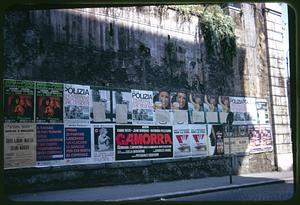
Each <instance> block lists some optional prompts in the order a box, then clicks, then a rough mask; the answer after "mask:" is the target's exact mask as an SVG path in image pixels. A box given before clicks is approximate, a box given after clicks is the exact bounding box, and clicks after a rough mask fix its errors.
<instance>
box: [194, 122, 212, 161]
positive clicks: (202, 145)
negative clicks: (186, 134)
mask: <svg viewBox="0 0 300 205" xmlns="http://www.w3.org/2000/svg"><path fill="white" fill-rule="evenodd" d="M190 136H191V138H190V141H191V150H192V156H207V155H208V147H207V135H206V125H190Z"/></svg>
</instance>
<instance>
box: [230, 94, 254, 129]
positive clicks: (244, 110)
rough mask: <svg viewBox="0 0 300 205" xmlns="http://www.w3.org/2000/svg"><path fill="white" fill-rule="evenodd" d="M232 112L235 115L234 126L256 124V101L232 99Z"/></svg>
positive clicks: (244, 98) (239, 98)
mask: <svg viewBox="0 0 300 205" xmlns="http://www.w3.org/2000/svg"><path fill="white" fill-rule="evenodd" d="M229 99H230V110H231V112H233V113H234V121H233V124H236V125H239V124H256V123H257V110H256V100H255V98H250V97H230V98H229Z"/></svg>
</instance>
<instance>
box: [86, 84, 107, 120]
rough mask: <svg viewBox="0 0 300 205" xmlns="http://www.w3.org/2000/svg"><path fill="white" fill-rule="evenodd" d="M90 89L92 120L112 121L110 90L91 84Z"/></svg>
mask: <svg viewBox="0 0 300 205" xmlns="http://www.w3.org/2000/svg"><path fill="white" fill-rule="evenodd" d="M90 90H91V95H90V103H91V104H90V117H91V122H95V123H98V122H111V118H110V117H111V116H110V115H111V103H110V102H111V99H110V97H111V96H110V91H109V90H104V89H103V88H101V87H97V86H91V87H90Z"/></svg>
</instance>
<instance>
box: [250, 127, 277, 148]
mask: <svg viewBox="0 0 300 205" xmlns="http://www.w3.org/2000/svg"><path fill="white" fill-rule="evenodd" d="M248 134H249V147H250V151H249V152H250V153H260V152H270V151H273V139H272V133H271V127H270V125H248Z"/></svg>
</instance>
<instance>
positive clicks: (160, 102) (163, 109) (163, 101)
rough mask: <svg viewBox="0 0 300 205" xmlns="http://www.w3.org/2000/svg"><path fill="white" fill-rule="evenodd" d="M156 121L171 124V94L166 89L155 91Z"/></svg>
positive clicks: (161, 123) (160, 123)
mask: <svg viewBox="0 0 300 205" xmlns="http://www.w3.org/2000/svg"><path fill="white" fill-rule="evenodd" d="M153 95H154V97H153V108H154V122H155V124H157V125H171V124H172V119H171V96H170V92H169V91H166V90H160V91H153Z"/></svg>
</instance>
